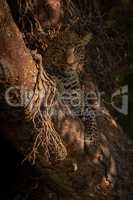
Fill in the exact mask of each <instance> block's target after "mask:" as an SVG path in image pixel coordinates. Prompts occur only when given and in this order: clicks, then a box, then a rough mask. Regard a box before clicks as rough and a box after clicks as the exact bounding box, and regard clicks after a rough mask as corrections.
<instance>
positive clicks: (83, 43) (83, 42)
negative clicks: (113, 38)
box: [80, 33, 93, 46]
mask: <svg viewBox="0 0 133 200" xmlns="http://www.w3.org/2000/svg"><path fill="white" fill-rule="evenodd" d="M92 37H93V35H92V33H87V34H86V35H84V36H83V37H82V39H81V41H80V45H81V46H86V45H87V44H88V43H89V42H90V41H91V39H92Z"/></svg>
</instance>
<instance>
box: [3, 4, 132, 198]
mask: <svg viewBox="0 0 133 200" xmlns="http://www.w3.org/2000/svg"><path fill="white" fill-rule="evenodd" d="M52 2H53V1H49V4H50V5H51V4H52ZM57 3H58V6H57V7H56V5H55V7H53V9H55V10H54V13H55V15H56V11H57V19H55V21H53V20H52V18H50V20H51V23H53V24H55V23H57V21H58V18H59V4H60V1H59V2H57ZM56 8H57V10H56ZM0 70H1V71H0V83H1V89H2V92H3V94H4V93H5V91H6V90H7V89H8V88H9V87H11V86H13V87H14V86H19V87H24V88H26V89H28V90H33V88H34V86H35V80H36V76H37V68H36V64H35V62H34V61H33V58H32V56H31V53H30V51H29V50H28V49H27V48H26V46H25V43H24V40H23V37H22V34H21V32H20V31H19V29H18V27H17V26H16V24H15V22H14V20H13V18H12V16H11V12H10V10H9V7H8V5H7V3H6V1H4V0H0ZM83 77H84V82H85V84H86V85H85V87H84V90H85V92H87V90H88V87H89V86H90V85H92V84H93V85H94V88H96V84H95V83H94V82H93V79H92V78H89V77H93V74H92V72H89V74H87V73H86V72H83ZM3 88H4V91H3ZM1 94H2V93H1ZM1 96H2V97H1V106H3V108H2V109H3V111H2V112H0V121H1V124H0V128H1V130H3V131H4V132H6V133H7V135H8V137H9V138H10V139H11V141H12V142H13V143H14V145H15V146H16V148H17V150H18V151H19V152H21V153H22V155H23V157H24V158H25V156H27V154H28V152H29V151H30V149H31V148H32V146H33V144H34V138H35V137H36V135H34V134H35V133H34V132H33V133H32V131H29V130H31V129H32V127H33V124H32V122H29V121H27V119H26V118H25V112H24V111H25V107H23V106H22V107H18V108H12V107H10V106H9V105H8V104H7V103H6V102H5V99H4V95H1ZM16 112H17V114H16ZM96 112H97V114H98V115H97V124H98V132H99V136H100V140H99V143H100V146H101V149H102V151H103V152H104V155H105V158H104V160H103V161H101V162H99V156H100V153H99V152H97V154H95V155H94V157H93V158H92V157H91V158H89V156H85V157H83V158H82V159H84V160H83V161H81V165H80V167H79V170H78V171H76V172H73V171H72V170H71V172H70V171H69V167H68V163H67V161H64V162H63V164H62V163H61V164H60V163H57V164H56V167H54V166H49V167H48V166H47V164H46V162H45V158H44V155H43V152H42V151H41V150H40V151H39V152H38V154H39V155H38V158H37V159H36V162H35V166H36V167H37V169H38V170H39V171H40V172H41V180H40V181H41V183H43V184H44V186H45V185H47V186H48V187H49V188H50V189H51V190H53V191H54V192H55V193H56V195H57V196H59V197H60V198H61V199H101V200H102V199H121V200H125V199H126V198H127V196H128V186H130V181H129V180H127V179H128V178H129V173H128V170H129V166H130V162H129V160H128V153H127V141H128V140H127V137H126V135H125V134H124V133H123V131H122V130H121V128H120V127H119V125H118V124H117V123H116V122H115V120H114V119H113V118H112V116H111V115H110V114H109V112H108V111H107V109H106V108H105V106H104V105H102V106H100V107H99V108H98V109H97V110H96ZM7 120H8V127H7V125H6V124H7ZM46 166H47V167H46ZM46 179H47V184H46V182H45V180H46ZM108 179H109V180H108ZM33 195H34V194H33ZM41 195H42V197H40V199H41V198H43V197H44V196H45V194H41ZM57 196H56V197H53V196H52V198H53V199H56V198H57Z"/></svg>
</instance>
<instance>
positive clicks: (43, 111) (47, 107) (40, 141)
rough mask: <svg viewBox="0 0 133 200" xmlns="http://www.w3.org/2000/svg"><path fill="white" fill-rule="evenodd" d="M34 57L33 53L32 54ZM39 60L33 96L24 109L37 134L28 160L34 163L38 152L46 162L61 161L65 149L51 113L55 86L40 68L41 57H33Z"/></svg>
mask: <svg viewBox="0 0 133 200" xmlns="http://www.w3.org/2000/svg"><path fill="white" fill-rule="evenodd" d="M34 55H35V52H34ZM35 56H36V58H34V59H36V61H38V60H37V58H38V59H40V61H39V63H38V64H37V69H38V74H37V79H36V84H35V88H34V94H33V96H32V99H31V101H30V103H29V104H28V106H27V107H26V114H27V117H28V118H29V119H30V120H32V121H33V124H34V131H35V133H37V136H36V139H35V142H34V146H33V149H32V151H31V152H30V154H29V155H28V159H30V160H32V161H33V163H35V160H36V155H37V153H38V150H39V149H40V148H41V149H43V151H44V156H45V157H46V159H47V160H48V161H50V160H51V159H52V157H51V156H54V160H58V159H60V160H62V159H64V158H65V157H66V155H67V152H66V148H65V146H64V144H63V142H62V140H61V138H60V135H59V133H57V131H56V130H55V128H54V125H53V122H52V119H51V111H52V109H53V108H54V102H55V95H56V85H55V82H54V81H52V80H51V79H50V78H49V77H48V75H47V74H46V72H45V70H44V69H43V67H42V62H41V55H39V54H36V55H35Z"/></svg>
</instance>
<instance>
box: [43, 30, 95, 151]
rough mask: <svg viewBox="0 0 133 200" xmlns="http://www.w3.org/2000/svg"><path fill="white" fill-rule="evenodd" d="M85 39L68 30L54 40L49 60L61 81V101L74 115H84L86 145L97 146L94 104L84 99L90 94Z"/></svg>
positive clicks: (57, 79) (54, 73)
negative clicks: (86, 88) (83, 78)
mask: <svg viewBox="0 0 133 200" xmlns="http://www.w3.org/2000/svg"><path fill="white" fill-rule="evenodd" d="M86 38H87V37H86ZM83 41H85V40H82V41H81V38H80V37H79V36H78V35H77V34H76V33H73V32H67V33H66V34H65V35H64V36H62V37H59V39H58V38H57V40H56V41H55V40H54V42H52V43H50V45H49V48H48V49H47V52H46V54H45V63H46V68H47V70H48V72H49V73H50V74H51V75H53V77H54V78H55V80H56V82H57V89H58V91H59V95H58V97H59V101H60V100H61V103H62V104H64V105H67V106H68V107H69V108H70V110H71V111H72V112H71V114H72V117H73V118H80V119H81V121H82V123H83V124H84V126H85V127H84V130H85V131H84V133H85V135H84V139H85V140H84V143H85V146H86V147H87V146H88V144H89V146H88V147H87V148H88V149H90V145H93V146H97V138H98V131H97V123H96V118H95V111H94V110H92V109H91V108H92V107H93V106H89V105H86V102H84V95H86V94H85V92H84V93H83V91H82V84H81V74H82V71H84V64H85V46H86V45H85V42H83ZM60 97H61V98H60ZM66 112H67V111H66ZM65 115H66V116H67V115H68V113H65ZM68 134H72V133H71V132H68ZM68 142H70V141H68Z"/></svg>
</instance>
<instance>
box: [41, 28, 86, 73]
mask: <svg viewBox="0 0 133 200" xmlns="http://www.w3.org/2000/svg"><path fill="white" fill-rule="evenodd" d="M81 44H82V38H81V37H80V36H79V35H78V34H76V33H75V32H69V31H67V32H64V33H61V34H59V35H58V37H57V38H55V39H53V40H52V41H50V42H49V45H48V49H47V51H46V53H45V63H46V65H49V66H56V67H59V68H62V69H63V68H64V67H65V68H66V67H67V66H69V67H73V66H74V64H76V63H81V62H83V61H84V59H85V44H84V45H83V44H82V45H81Z"/></svg>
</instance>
